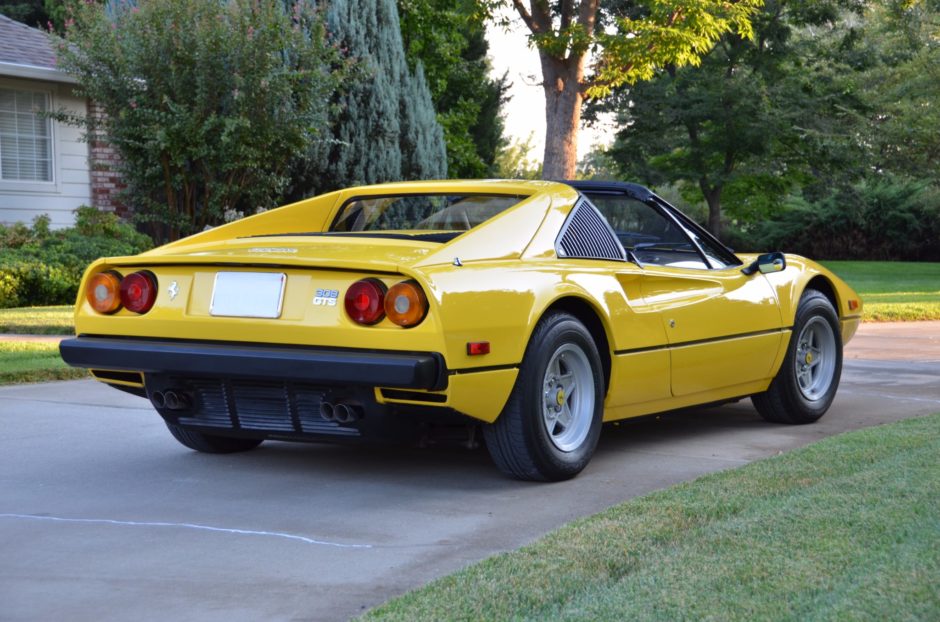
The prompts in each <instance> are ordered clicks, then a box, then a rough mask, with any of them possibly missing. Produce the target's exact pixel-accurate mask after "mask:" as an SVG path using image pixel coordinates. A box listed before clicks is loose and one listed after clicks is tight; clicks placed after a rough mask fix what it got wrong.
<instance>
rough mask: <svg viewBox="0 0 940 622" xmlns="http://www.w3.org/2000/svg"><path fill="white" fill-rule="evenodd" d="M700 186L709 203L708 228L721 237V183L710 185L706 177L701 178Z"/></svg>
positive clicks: (717, 236)
mask: <svg viewBox="0 0 940 622" xmlns="http://www.w3.org/2000/svg"><path fill="white" fill-rule="evenodd" d="M698 185H699V188H700V189H701V191H702V195H704V196H705V202H706V203H708V230H709V231H710V232H711V234H712V235H714V236H715V237H716V238H718V239H719V240H720V239H721V191H722V185H721V184H714V185H710V184H709V183H708V182H707V181H706V180H705V179H704V178H703V179H700V180H699V184H698Z"/></svg>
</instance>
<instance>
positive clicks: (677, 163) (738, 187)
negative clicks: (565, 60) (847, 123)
mask: <svg viewBox="0 0 940 622" xmlns="http://www.w3.org/2000/svg"><path fill="white" fill-rule="evenodd" d="M838 14H839V11H838V4H837V3H835V2H831V1H830V0H822V1H809V2H804V1H802V0H771V1H769V2H767V3H766V4H765V5H764V7H763V9H762V10H761V11H760V12H759V13H758V14H757V15H755V17H754V19H753V34H754V36H753V38H752V39H746V38H741V37H739V36H737V35H735V34H726V35H725V36H724V37H723V38H722V39H721V42H720V43H719V45H717V46H716V47H715V48H714V49H713V50H712V51H711V52H710V53H709V54H708V55H707V56H706V57H705V58H704V59H703V61H702V63H701V65H700V66H699V67H686V68H684V69H677V68H672V67H670V68H669V70H668V71H666V72H663V73H662V74H661V75H659V76H658V77H656V78H655V79H654V80H652V81H650V82H647V83H643V84H638V85H636V86H634V87H632V88H630V89H629V90H621V91H619V92H618V93H617V95H616V97H614V98H612V99H611V100H610V105H609V108H610V109H613V110H616V111H617V112H618V115H619V119H620V121H621V123H622V124H623V129H622V130H621V131H620V132H619V133H618V136H617V141H616V143H615V145H614V146H613V148H612V149H611V151H610V155H611V156H612V157H613V158H614V159H615V161H617V162H618V164H619V165H620V168H621V171H622V173H623V174H624V176H627V177H633V178H638V179H640V180H642V181H644V182H646V183H649V184H652V185H659V184H662V183H671V184H677V185H679V187H680V188H682V189H683V190H684V192H685V194H686V196H687V197H688V198H689V199H690V200H696V199H698V200H700V199H704V200H705V201H706V202H707V204H708V206H709V218H708V226H709V229H711V230H712V232H713V233H716V234H720V230H721V227H722V218H723V216H726V215H729V216H731V217H732V218H735V219H739V220H741V219H743V220H746V221H754V220H759V219H761V218H764V217H765V216H766V215H767V214H769V213H771V212H772V211H774V210H775V209H777V207H778V206H779V205H780V204H781V202H782V201H783V199H784V197H785V196H787V194H788V193H789V192H790V191H791V189H793V188H795V187H799V186H800V185H801V184H803V183H805V182H806V181H807V179H808V178H810V177H811V176H813V175H818V174H819V171H820V168H826V166H825V164H824V163H827V160H826V158H827V157H828V154H829V152H831V151H832V147H831V144H829V143H832V142H833V140H834V139H833V137H838V138H835V142H836V143H837V144H841V142H840V141H842V142H844V140H845V139H844V138H841V136H842V133H841V132H840V131H839V130H840V129H841V128H840V127H838V123H836V122H834V120H835V117H836V116H837V112H836V111H839V110H843V109H846V108H847V107H854V106H855V105H856V101H855V100H854V99H853V98H852V95H851V90H850V89H848V90H847V89H844V88H843V91H842V92H841V93H840V92H839V91H838V90H837V89H838V88H839V87H840V86H844V82H842V81H841V80H839V79H838V78H837V76H836V75H835V70H833V69H831V64H830V63H829V62H828V59H823V58H822V57H821V55H820V54H819V50H820V48H821V47H832V46H839V45H845V44H847V42H848V41H849V40H850V37H851V33H850V31H848V30H847V29H846V28H845V27H842V26H840V27H838V28H837V27H836V26H837V23H836V22H834V21H832V20H835V19H836V18H837V16H838ZM810 26H814V27H816V26H825V27H826V30H825V31H824V32H826V34H825V35H821V36H819V37H816V38H815V39H814V40H812V41H806V40H804V39H802V38H800V37H797V36H795V35H796V33H797V31H799V30H800V29H803V28H807V27H810ZM827 112H830V113H831V114H829V115H826V114H825V113H827ZM821 116H825V117H826V118H827V119H828V120H829V123H828V124H821V123H820V121H819V119H820V117H821ZM829 161H831V158H829Z"/></svg>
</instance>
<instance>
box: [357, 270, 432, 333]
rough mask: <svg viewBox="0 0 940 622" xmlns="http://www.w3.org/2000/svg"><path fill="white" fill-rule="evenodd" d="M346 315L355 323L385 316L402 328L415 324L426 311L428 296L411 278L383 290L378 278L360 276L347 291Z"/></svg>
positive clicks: (376, 321) (418, 322) (378, 319)
mask: <svg viewBox="0 0 940 622" xmlns="http://www.w3.org/2000/svg"><path fill="white" fill-rule="evenodd" d="M345 304H346V314H347V315H349V317H350V318H352V320H353V321H354V322H356V323H357V324H363V325H367V326H368V325H371V324H376V323H378V322H381V321H382V318H384V317H388V319H389V320H391V321H392V322H393V323H395V324H397V325H399V326H402V327H404V328H410V327H412V326H417V325H418V324H420V323H421V320H423V319H424V316H425V315H427V312H428V299H427V297H426V296H425V295H424V291H422V289H421V287H420V286H419V285H418V284H417V283H416V282H414V281H402V282H401V283H396V284H395V285H392V286H391V287H390V288H388V289H386V287H385V284H384V283H383V282H382V281H380V280H378V279H362V280H361V281H356V282H355V283H353V284H352V285H351V286H350V287H349V289H348V290H346V298H345Z"/></svg>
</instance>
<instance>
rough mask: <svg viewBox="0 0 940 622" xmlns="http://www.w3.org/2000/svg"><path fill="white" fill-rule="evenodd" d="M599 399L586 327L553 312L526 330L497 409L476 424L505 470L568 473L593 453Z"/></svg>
mask: <svg viewBox="0 0 940 622" xmlns="http://www.w3.org/2000/svg"><path fill="white" fill-rule="evenodd" d="M603 402H604V378H603V375H602V371H601V362H600V355H599V354H598V352H597V346H596V345H595V344H594V340H593V338H592V337H591V334H590V333H589V332H588V330H587V329H586V328H585V327H584V325H583V324H582V323H581V322H579V321H578V320H577V319H576V318H574V317H573V316H571V315H569V314H567V313H553V314H551V315H548V316H546V317H545V318H543V319H542V321H541V322H539V324H538V326H536V328H535V331H533V333H532V338H531V339H530V341H529V346H528V348H527V349H526V354H525V357H524V358H523V360H522V365H521V367H520V368H519V377H518V378H517V379H516V385H515V387H514V388H513V391H512V394H511V395H510V396H509V401H508V402H507V403H506V407H505V408H504V409H503V412H502V413H501V414H500V416H499V418H498V419H497V420H496V421H495V422H494V423H492V424H490V425H487V426H484V428H483V433H484V437H485V439H486V446H487V448H488V449H489V451H490V455H491V456H492V457H493V461H494V462H495V463H496V465H497V466H498V467H499V469H500V470H501V471H503V472H504V473H506V474H507V475H510V476H512V477H516V478H518V479H524V480H537V481H559V480H563V479H568V478H571V477H574V476H575V475H577V474H578V473H580V472H581V470H582V469H584V467H585V466H587V463H588V462H589V461H590V459H591V457H592V456H593V455H594V449H595V448H596V447H597V440H598V438H599V436H600V430H601V419H602V418H603Z"/></svg>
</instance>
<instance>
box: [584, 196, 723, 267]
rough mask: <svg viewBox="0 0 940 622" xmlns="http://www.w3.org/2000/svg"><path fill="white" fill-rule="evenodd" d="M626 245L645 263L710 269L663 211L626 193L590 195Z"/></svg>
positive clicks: (626, 247) (683, 232)
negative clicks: (625, 194)
mask: <svg viewBox="0 0 940 622" xmlns="http://www.w3.org/2000/svg"><path fill="white" fill-rule="evenodd" d="M589 197H590V199H591V202H592V203H593V204H594V205H596V206H597V209H598V210H600V212H601V213H602V214H603V215H604V218H606V219H607V222H608V223H610V226H611V227H612V228H613V230H614V232H615V233H616V234H617V238H618V239H619V240H620V243H621V244H623V247H624V248H625V249H627V250H628V251H631V252H632V253H633V255H634V256H635V257H636V258H637V260H639V261H640V262H641V263H646V264H654V265H657V266H671V267H675V268H694V269H698V270H707V269H708V268H710V267H712V266H709V265H707V264H706V263H705V261H704V259H703V257H702V255H701V254H700V253H699V252H698V249H697V248H696V247H695V245H694V244H693V243H692V240H690V239H689V237H688V235H686V233H685V231H684V230H683V229H682V228H681V227H679V225H677V224H676V223H675V222H674V221H673V220H672V219H671V218H669V217H667V216H666V215H665V214H663V213H662V212H661V211H660V210H658V209H656V208H655V207H653V206H651V205H647V204H646V203H644V202H642V201H637V200H636V199H633V198H630V197H628V196H624V195H602V194H596V195H589Z"/></svg>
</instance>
